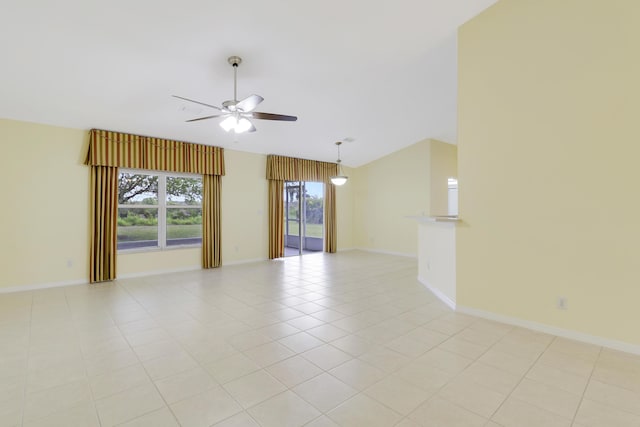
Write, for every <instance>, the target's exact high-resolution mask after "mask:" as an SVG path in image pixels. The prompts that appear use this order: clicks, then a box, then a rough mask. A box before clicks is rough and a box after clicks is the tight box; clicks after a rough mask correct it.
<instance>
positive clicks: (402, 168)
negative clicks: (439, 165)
mask: <svg viewBox="0 0 640 427" xmlns="http://www.w3.org/2000/svg"><path fill="white" fill-rule="evenodd" d="M429 164H430V142H429V141H428V140H427V141H421V142H418V143H416V144H413V145H411V146H409V147H407V148H405V149H403V150H400V151H396V152H395V153H392V154H390V155H388V156H386V157H383V158H381V159H379V160H376V161H373V162H371V163H368V164H367V165H365V166H362V167H360V168H358V169H356V170H355V171H354V174H353V175H354V179H352V180H350V181H349V183H348V184H347V185H353V190H352V191H353V192H354V194H353V200H354V211H353V212H354V214H353V226H354V241H355V243H356V246H357V247H360V248H363V249H368V250H374V251H376V250H377V251H384V252H391V253H398V254H405V255H412V256H416V255H417V251H418V237H417V233H418V232H417V225H416V222H415V221H412V220H410V219H407V218H406V216H409V215H420V214H428V213H429V211H430V209H429V189H430V179H431V176H430V174H429Z"/></svg>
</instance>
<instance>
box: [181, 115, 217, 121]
mask: <svg viewBox="0 0 640 427" xmlns="http://www.w3.org/2000/svg"><path fill="white" fill-rule="evenodd" d="M214 117H222V114H216V115H215V116H205V117H198V118H197V119H191V120H186V121H187V122H197V121H198V120H208V119H213V118H214Z"/></svg>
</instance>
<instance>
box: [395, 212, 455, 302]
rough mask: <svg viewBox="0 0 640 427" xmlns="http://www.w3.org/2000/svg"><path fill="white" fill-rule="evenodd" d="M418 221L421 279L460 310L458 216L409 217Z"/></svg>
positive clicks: (428, 287) (437, 294)
mask: <svg viewBox="0 0 640 427" xmlns="http://www.w3.org/2000/svg"><path fill="white" fill-rule="evenodd" d="M407 218H409V219H413V220H415V221H417V222H418V281H419V282H420V283H422V284H423V285H425V286H426V287H427V289H429V290H430V291H431V292H433V293H434V295H435V296H437V297H438V298H440V300H441V301H442V302H444V303H445V304H447V305H448V306H449V307H451V309H453V310H455V309H456V226H457V225H458V224H460V223H461V222H462V220H461V218H460V217H459V216H457V215H434V216H425V215H415V216H407Z"/></svg>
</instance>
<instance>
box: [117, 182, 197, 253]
mask: <svg viewBox="0 0 640 427" xmlns="http://www.w3.org/2000/svg"><path fill="white" fill-rule="evenodd" d="M201 244H202V178H201V177H200V176H195V175H175V174H169V173H164V172H155V171H154V172H148V171H134V170H121V171H120V175H119V177H118V249H119V250H123V249H139V248H160V249H164V248H167V247H173V246H185V245H201Z"/></svg>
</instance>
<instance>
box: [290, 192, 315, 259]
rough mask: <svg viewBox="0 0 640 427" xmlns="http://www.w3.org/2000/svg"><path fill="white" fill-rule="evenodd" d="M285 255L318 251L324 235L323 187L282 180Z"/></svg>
mask: <svg viewBox="0 0 640 427" xmlns="http://www.w3.org/2000/svg"><path fill="white" fill-rule="evenodd" d="M283 199H284V252H285V256H294V255H302V254H304V253H308V252H321V251H322V249H323V236H324V229H323V227H324V185H323V184H322V183H320V182H305V181H286V182H285V185H284V197H283Z"/></svg>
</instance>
